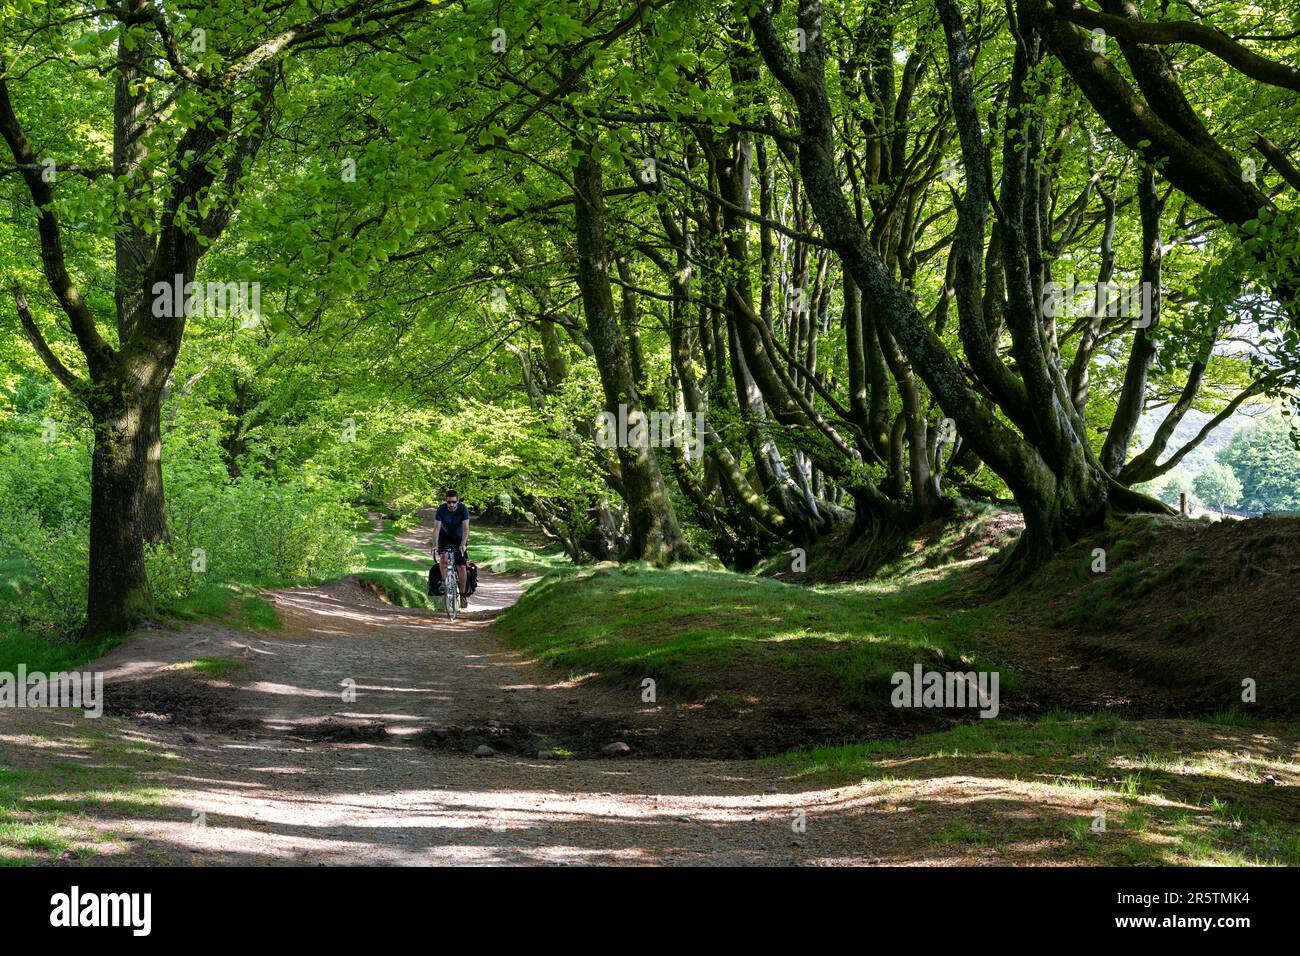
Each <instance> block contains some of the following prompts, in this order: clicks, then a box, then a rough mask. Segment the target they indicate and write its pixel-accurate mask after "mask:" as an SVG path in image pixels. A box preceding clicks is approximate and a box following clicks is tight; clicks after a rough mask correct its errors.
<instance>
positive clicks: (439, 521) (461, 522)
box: [433, 489, 469, 608]
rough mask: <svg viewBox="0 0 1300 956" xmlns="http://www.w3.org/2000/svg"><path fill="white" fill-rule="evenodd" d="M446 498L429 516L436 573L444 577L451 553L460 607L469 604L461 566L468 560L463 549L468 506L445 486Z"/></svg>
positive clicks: (463, 566)
mask: <svg viewBox="0 0 1300 956" xmlns="http://www.w3.org/2000/svg"><path fill="white" fill-rule="evenodd" d="M446 498H447V500H446V502H445V503H444V504H440V505H438V510H437V511H436V512H434V515H433V534H434V540H435V541H436V542H437V543H436V545H435V550H436V552H437V554H438V574H439V578H440V579H445V578H446V576H447V553H448V552H451V556H452V561H453V562H454V566H455V568H456V576H457V578H459V580H460V606H461V607H462V608H464V607H468V606H469V596H468V595H467V594H466V593H465V592H466V590H467V588H466V583H467V582H466V575H467V573H468V572H467V571H466V569H465V564H466V562H467V560H468V559H467V558H466V556H465V548H466V546H467V545H468V544H469V509H468V508H466V507H465V503H464V502H463V501H461V500H460V495H458V494H457V493H456V492H455V491H452V490H450V489H449V490H448V491H447V495H446Z"/></svg>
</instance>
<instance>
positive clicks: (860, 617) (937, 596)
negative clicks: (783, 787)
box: [499, 565, 1015, 709]
mask: <svg viewBox="0 0 1300 956" xmlns="http://www.w3.org/2000/svg"><path fill="white" fill-rule="evenodd" d="M949 589H950V581H948V580H946V579H945V580H939V581H928V582H924V583H921V584H908V583H905V582H898V581H893V582H884V583H855V584H851V585H827V586H820V587H815V588H814V587H805V586H801V585H793V584H786V583H783V582H781V581H775V580H771V579H769V578H763V577H756V576H750V575H742V574H734V573H730V572H720V571H711V570H703V569H699V568H695V569H691V568H685V569H683V568H674V569H670V570H663V569H657V568H651V567H646V566H642V565H628V566H622V567H606V566H600V567H597V568H595V569H584V570H579V571H570V572H569V573H567V574H563V575H548V576H547V577H545V578H543V579H542V580H541V581H540V582H539V583H537V584H535V585H534V586H533V587H531V588H530V589H529V590H528V591H526V592H525V594H524V597H523V599H522V600H521V601H520V602H519V603H518V604H517V605H515V606H514V607H513V608H510V609H508V610H507V611H505V612H504V613H503V614H502V616H501V618H500V620H499V624H500V626H501V628H502V629H503V630H504V632H505V633H506V635H507V638H508V640H509V641H510V643H512V644H513V645H514V646H517V647H520V648H524V649H526V650H528V651H529V652H530V653H532V654H536V655H538V656H539V657H540V658H541V659H543V660H545V661H548V662H550V663H552V664H554V665H556V666H559V667H562V668H564V669H566V670H567V671H568V672H569V673H570V674H591V673H595V674H598V675H600V676H602V677H603V678H606V679H609V680H611V681H614V682H626V681H632V680H640V679H641V678H644V677H653V678H655V679H656V680H658V681H661V682H663V683H665V684H666V685H676V686H696V687H701V688H705V687H710V686H717V685H719V684H720V683H723V682H727V681H730V682H731V683H732V684H733V686H739V688H740V689H742V690H743V689H746V688H748V689H750V690H752V691H754V692H755V693H758V692H760V691H761V689H762V687H763V685H764V684H765V683H767V682H768V681H769V680H770V679H772V678H775V679H778V680H784V679H787V678H789V679H793V680H796V681H798V682H799V683H801V684H811V685H816V686H818V687H820V688H822V689H824V690H825V691H826V692H827V693H830V694H832V695H833V697H834V700H835V701H836V702H839V703H843V704H850V705H854V706H867V707H884V708H890V709H892V708H891V705H890V703H889V697H890V693H891V691H892V689H893V687H892V685H891V683H890V678H891V676H892V675H893V674H894V673H895V672H896V671H900V670H904V671H910V670H911V668H912V666H913V664H915V663H918V662H920V663H922V664H924V665H925V666H926V667H927V669H929V668H933V669H939V670H951V669H957V668H960V669H961V670H972V669H973V670H998V671H1000V673H1001V690H1002V691H1006V690H1007V689H1010V688H1014V685H1015V678H1014V675H1012V674H1010V673H1009V672H1007V671H1006V670H1005V669H1003V668H998V667H996V666H994V665H993V662H990V661H986V660H982V659H980V658H978V657H976V656H975V655H973V654H972V653H971V652H970V650H969V646H968V645H969V642H968V638H969V636H970V635H971V634H972V633H974V632H975V630H976V629H977V628H978V627H980V626H981V625H982V624H984V623H985V621H986V616H987V614H986V611H985V610H983V609H963V608H961V607H955V606H953V607H942V608H939V607H936V606H935V602H936V601H939V600H941V599H943V598H944V597H945V596H948V593H949Z"/></svg>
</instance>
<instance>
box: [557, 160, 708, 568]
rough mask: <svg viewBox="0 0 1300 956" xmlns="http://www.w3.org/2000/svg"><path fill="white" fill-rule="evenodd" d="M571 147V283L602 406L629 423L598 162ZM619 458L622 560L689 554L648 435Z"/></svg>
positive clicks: (636, 408)
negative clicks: (625, 529) (574, 159)
mask: <svg viewBox="0 0 1300 956" xmlns="http://www.w3.org/2000/svg"><path fill="white" fill-rule="evenodd" d="M578 148H579V149H581V150H582V156H581V158H580V159H579V160H578V166H577V169H576V170H575V171H574V210H575V211H574V221H575V228H576V232H577V246H578V287H579V289H580V290H581V293H582V307H583V312H584V314H585V316H586V319H587V336H588V338H589V339H590V340H591V344H592V347H593V349H594V350H595V359H596V365H597V367H598V368H599V370H600V382H601V386H602V389H603V391H604V393H605V407H606V409H607V410H608V411H609V412H610V413H611V414H613V415H614V416H615V417H617V416H618V415H619V413H620V406H622V411H623V414H624V415H626V416H627V420H628V421H629V422H631V420H632V417H633V416H634V415H644V414H645V413H644V410H643V408H642V405H641V397H640V395H639V394H638V393H637V389H636V384H635V382H634V381H633V379H632V370H631V367H630V366H629V364H628V357H627V347H626V344H625V342H624V341H623V334H622V331H621V329H620V328H619V323H618V316H617V315H616V313H615V311H614V296H613V292H612V290H611V288H610V279H609V268H610V252H609V243H608V240H607V238H606V234H605V200H604V192H603V182H602V177H601V171H600V164H599V163H598V162H597V160H596V159H595V157H594V156H593V155H592V153H591V149H590V147H588V146H586V145H585V144H582V143H579V144H578ZM644 433H645V430H643V434H644ZM618 458H619V463H620V465H621V470H622V479H623V494H624V497H625V500H626V501H627V506H628V519H629V520H628V524H629V527H630V536H629V541H628V549H627V552H626V554H625V557H627V558H630V559H638V558H640V559H644V560H648V561H652V562H654V563H655V564H660V565H664V564H671V563H672V562H673V561H677V560H681V559H684V558H689V557H691V556H692V555H691V552H690V548H689V547H688V546H687V544H686V540H685V539H684V538H683V537H682V533H681V529H680V527H679V526H678V524H677V515H676V512H675V511H674V510H673V503H672V499H670V498H669V497H668V489H667V487H666V486H665V485H664V480H663V475H662V473H661V472H660V470H659V461H658V459H657V458H655V454H654V450H653V449H652V448H651V447H650V446H649V441H648V438H647V440H646V441H645V442H642V443H640V444H639V445H637V446H629V445H627V444H622V445H620V446H619V448H618Z"/></svg>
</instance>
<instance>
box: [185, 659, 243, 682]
mask: <svg viewBox="0 0 1300 956" xmlns="http://www.w3.org/2000/svg"><path fill="white" fill-rule="evenodd" d="M180 666H181V667H185V668H189V669H190V670H194V671H197V672H198V673H200V674H202V675H203V676H204V677H207V678H209V679H211V680H226V679H227V678H230V677H232V676H234V675H235V674H238V673H239V672H240V671H242V670H243V669H244V668H246V667H247V666H248V662H247V661H240V660H234V659H233V658H229V657H200V658H198V659H196V660H192V661H186V662H185V663H184V664H182V665H180Z"/></svg>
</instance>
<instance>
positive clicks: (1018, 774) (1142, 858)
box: [769, 713, 1300, 866]
mask: <svg viewBox="0 0 1300 956" xmlns="http://www.w3.org/2000/svg"><path fill="white" fill-rule="evenodd" d="M769 760H770V761H771V762H775V763H777V764H780V765H784V766H785V767H787V768H789V769H790V771H791V772H792V774H793V776H794V777H795V779H796V780H798V781H799V782H800V783H803V784H820V785H837V784H839V785H842V784H844V783H846V782H850V781H852V782H855V783H856V782H862V783H864V784H867V785H868V786H876V785H881V786H884V787H887V788H888V789H889V792H890V794H891V796H890V799H891V800H892V801H893V802H895V803H899V804H911V803H915V802H917V801H919V800H920V799H921V795H922V794H923V795H924V800H925V801H926V803H927V805H928V806H932V807H939V806H946V807H956V808H964V809H962V815H961V818H960V819H953V820H949V821H946V822H944V823H943V824H942V825H936V826H935V828H934V836H933V838H932V839H933V840H934V841H935V842H938V843H942V844H945V845H949V846H956V847H961V846H965V847H970V848H976V849H978V848H983V847H989V846H997V847H1000V848H1013V847H1022V848H1023V847H1033V848H1035V849H1034V852H1035V853H1036V854H1037V855H1038V857H1039V858H1040V860H1042V861H1044V862H1047V861H1054V862H1072V863H1078V862H1085V863H1097V864H1106V865H1132V864H1139V865H1163V864H1175V865H1229V866H1243V865H1259V864H1263V865H1285V866H1296V865H1300V805H1297V803H1296V801H1295V799H1294V796H1293V794H1294V793H1295V788H1296V786H1297V785H1300V737H1297V729H1296V728H1295V727H1294V726H1292V725H1285V724H1276V725H1266V724H1260V723H1258V722H1252V723H1251V725H1250V726H1249V727H1245V726H1242V725H1241V721H1240V720H1239V719H1238V718H1237V717H1235V716H1233V715H1226V716H1225V717H1224V718H1223V719H1215V720H1207V721H1194V720H1151V721H1128V720H1124V719H1122V718H1120V717H1118V716H1115V715H1111V714H1102V715H1094V716H1082V715H1072V714H1065V713H1056V714H1051V715H1048V716H1046V717H1042V718H1038V719H1035V720H977V721H974V722H973V723H969V724H963V725H960V726H958V727H955V728H953V729H951V730H948V731H944V732H942V733H936V734H926V735H923V736H919V737H914V738H911V739H909V740H894V741H873V742H869V743H860V744H850V745H846V746H838V747H819V748H815V749H811V750H805V751H797V752H794V753H790V754H786V755H784V756H781V757H775V758H769ZM936 823H938V821H936Z"/></svg>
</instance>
